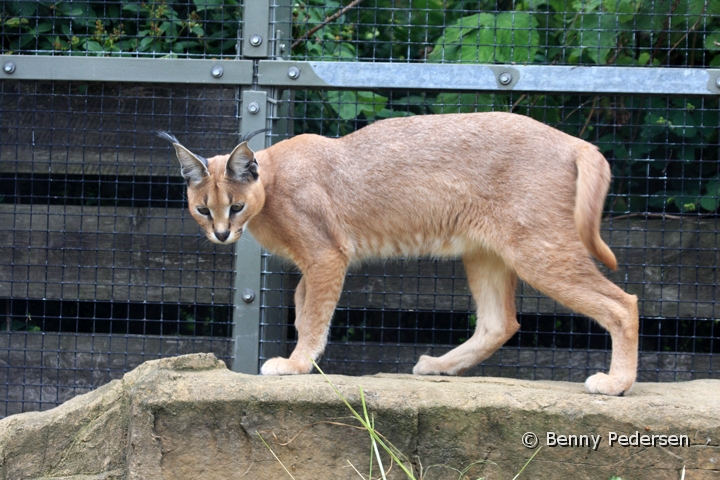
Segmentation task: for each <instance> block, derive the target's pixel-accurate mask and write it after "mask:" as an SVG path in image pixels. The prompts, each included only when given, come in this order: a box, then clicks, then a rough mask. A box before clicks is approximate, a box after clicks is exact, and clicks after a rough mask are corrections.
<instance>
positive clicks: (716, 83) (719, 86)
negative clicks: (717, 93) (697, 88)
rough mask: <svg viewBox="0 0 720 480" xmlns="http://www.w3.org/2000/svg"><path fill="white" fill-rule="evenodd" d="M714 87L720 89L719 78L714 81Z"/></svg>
mask: <svg viewBox="0 0 720 480" xmlns="http://www.w3.org/2000/svg"><path fill="white" fill-rule="evenodd" d="M715 85H717V87H718V88H720V77H718V78H717V80H715Z"/></svg>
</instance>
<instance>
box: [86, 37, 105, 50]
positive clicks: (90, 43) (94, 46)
mask: <svg viewBox="0 0 720 480" xmlns="http://www.w3.org/2000/svg"><path fill="white" fill-rule="evenodd" d="M85 49H86V50H89V51H91V52H102V51H103V48H102V45H100V44H99V43H98V42H96V41H94V40H85Z"/></svg>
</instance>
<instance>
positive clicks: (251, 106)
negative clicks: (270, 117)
mask: <svg viewBox="0 0 720 480" xmlns="http://www.w3.org/2000/svg"><path fill="white" fill-rule="evenodd" d="M247 110H248V112H250V113H252V114H255V113H258V112H259V111H260V105H258V103H257V102H250V103H248V106H247Z"/></svg>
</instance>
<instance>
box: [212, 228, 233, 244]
mask: <svg viewBox="0 0 720 480" xmlns="http://www.w3.org/2000/svg"><path fill="white" fill-rule="evenodd" d="M229 236H230V230H225V231H224V232H218V231H217V230H215V238H217V239H218V240H220V241H221V242H224V241H225V240H227V239H228V237H229Z"/></svg>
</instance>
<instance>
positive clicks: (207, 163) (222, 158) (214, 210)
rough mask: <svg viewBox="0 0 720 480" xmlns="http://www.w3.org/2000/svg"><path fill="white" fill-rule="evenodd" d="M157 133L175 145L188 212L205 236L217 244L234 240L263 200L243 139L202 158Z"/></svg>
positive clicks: (256, 165) (262, 191)
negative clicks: (227, 150) (223, 151)
mask: <svg viewBox="0 0 720 480" xmlns="http://www.w3.org/2000/svg"><path fill="white" fill-rule="evenodd" d="M159 135H160V136H161V137H163V138H165V139H166V140H169V141H170V142H171V143H172V144H173V146H174V147H175V153H176V154H177V157H178V160H180V167H181V173H182V176H183V178H184V179H185V181H186V182H187V198H188V207H189V209H190V214H191V215H192V216H193V218H194V219H195V221H196V222H197V223H198V225H200V227H201V228H202V229H203V230H204V231H205V235H206V236H207V238H208V239H209V240H210V241H211V242H213V243H218V244H228V243H233V242H236V241H238V240H239V239H240V237H241V236H242V233H243V231H245V227H246V225H247V223H248V221H249V220H250V219H251V218H252V217H254V216H255V215H256V214H257V213H258V212H260V210H261V209H262V207H263V204H264V203H265V190H264V189H263V185H262V182H261V181H260V174H259V171H258V164H257V160H255V155H254V153H253V151H252V150H251V149H250V147H248V144H247V141H243V142H242V143H240V144H239V145H238V146H237V147H235V149H234V150H233V151H232V152H231V153H230V154H229V155H218V156H216V157H212V158H208V159H204V158H203V157H201V156H199V155H195V154H194V153H192V152H191V151H190V150H188V149H187V148H185V147H183V146H182V145H181V144H180V143H179V142H178V141H177V139H175V137H173V136H172V135H169V134H167V133H165V132H159Z"/></svg>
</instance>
